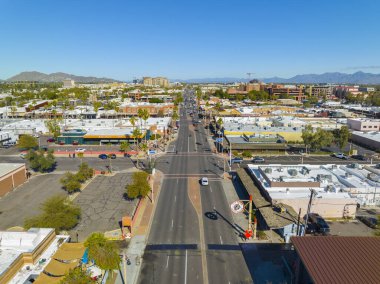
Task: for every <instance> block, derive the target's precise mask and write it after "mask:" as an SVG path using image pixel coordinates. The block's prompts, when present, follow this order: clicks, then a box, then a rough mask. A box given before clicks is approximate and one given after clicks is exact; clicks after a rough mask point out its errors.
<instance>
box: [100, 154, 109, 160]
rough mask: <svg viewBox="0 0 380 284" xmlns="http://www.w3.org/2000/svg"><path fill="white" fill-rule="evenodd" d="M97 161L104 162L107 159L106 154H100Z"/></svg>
mask: <svg viewBox="0 0 380 284" xmlns="http://www.w3.org/2000/svg"><path fill="white" fill-rule="evenodd" d="M98 157H99V159H102V160H106V159H107V158H108V156H107V154H100V155H99V156H98Z"/></svg>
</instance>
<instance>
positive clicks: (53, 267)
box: [44, 259, 79, 276]
mask: <svg viewBox="0 0 380 284" xmlns="http://www.w3.org/2000/svg"><path fill="white" fill-rule="evenodd" d="M78 265H79V260H74V261H72V262H69V263H64V262H60V261H58V260H55V259H52V260H51V261H50V262H49V264H48V265H47V266H46V267H45V269H44V272H45V273H47V274H49V275H52V276H64V275H65V274H66V273H67V272H68V271H69V270H70V269H73V268H75V267H77V266H78Z"/></svg>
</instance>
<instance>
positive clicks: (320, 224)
mask: <svg viewBox="0 0 380 284" xmlns="http://www.w3.org/2000/svg"><path fill="white" fill-rule="evenodd" d="M307 226H308V228H307V230H306V233H310V234H322V235H328V234H329V233H330V226H329V225H328V224H327V222H326V221H325V219H323V218H322V217H321V216H320V215H319V214H317V213H310V214H309V219H308V222H307Z"/></svg>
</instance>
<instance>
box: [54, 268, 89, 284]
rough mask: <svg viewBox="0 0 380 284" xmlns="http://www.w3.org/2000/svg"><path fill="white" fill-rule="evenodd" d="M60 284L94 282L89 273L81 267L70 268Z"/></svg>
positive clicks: (86, 283) (87, 283)
mask: <svg viewBox="0 0 380 284" xmlns="http://www.w3.org/2000/svg"><path fill="white" fill-rule="evenodd" d="M59 283H60V284H89V283H96V281H95V280H92V278H91V275H90V273H88V272H87V271H85V270H83V269H82V268H81V267H76V268H74V269H70V270H69V272H68V273H67V274H66V275H65V276H64V277H63V279H62V280H61V282H59Z"/></svg>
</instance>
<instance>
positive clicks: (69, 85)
mask: <svg viewBox="0 0 380 284" xmlns="http://www.w3.org/2000/svg"><path fill="white" fill-rule="evenodd" d="M63 87H64V88H73V87H75V81H74V80H72V79H65V80H63Z"/></svg>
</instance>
